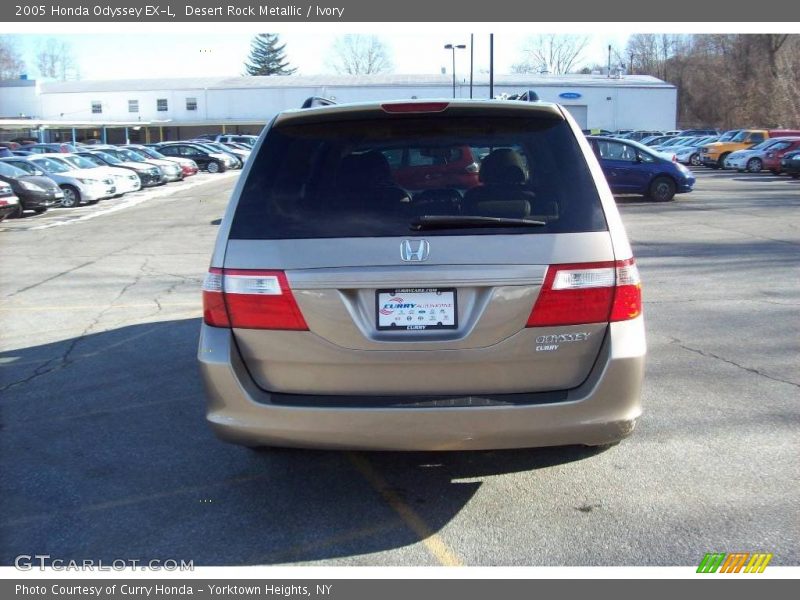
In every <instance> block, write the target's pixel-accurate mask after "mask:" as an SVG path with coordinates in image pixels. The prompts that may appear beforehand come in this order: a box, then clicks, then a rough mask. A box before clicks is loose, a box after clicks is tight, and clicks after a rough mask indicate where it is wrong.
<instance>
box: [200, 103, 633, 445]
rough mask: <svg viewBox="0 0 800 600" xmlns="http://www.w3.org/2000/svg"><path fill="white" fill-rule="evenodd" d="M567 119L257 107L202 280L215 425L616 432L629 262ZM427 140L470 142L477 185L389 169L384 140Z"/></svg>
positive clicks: (401, 107)
mask: <svg viewBox="0 0 800 600" xmlns="http://www.w3.org/2000/svg"><path fill="white" fill-rule="evenodd" d="M345 117H346V121H345ZM343 123H346V127H343V126H342V125H343ZM579 138H582V134H581V131H580V129H578V128H577V126H575V125H574V124H570V122H569V121H568V120H567V117H565V115H564V112H563V111H562V109H561V108H560V107H558V106H557V105H554V104H550V103H545V102H513V103H512V102H496V103H495V102H486V103H480V104H479V103H475V102H470V101H457V100H453V101H448V102H433V101H431V102H421V101H410V102H409V101H403V102H384V103H382V104H381V103H364V104H359V105H347V106H325V107H320V108H311V109H307V110H297V111H290V112H284V113H281V114H279V115H278V116H277V118H276V119H275V120H274V121H273V122H272V124H271V126H270V128H269V129H268V130H267V131H266V133H265V137H264V138H263V140H262V141H261V142H260V146H259V151H258V153H257V154H254V155H253V157H252V158H251V163H250V168H249V169H248V170H247V174H246V176H245V177H246V180H245V181H243V182H242V184H241V185H239V186H237V187H236V190H235V191H234V192H233V196H232V198H231V201H230V203H229V204H228V208H227V214H226V216H225V219H223V223H224V224H225V225H223V226H222V228H220V230H219V236H218V239H217V245H216V248H215V251H214V253H213V257H212V261H211V266H210V269H209V272H208V274H207V277H206V279H205V282H204V284H203V301H204V322H203V324H202V326H201V333H200V343H199V349H198V359H199V362H200V367H201V374H202V378H203V381H204V382H205V384H206V392H207V395H208V400H209V402H208V411H207V419H208V421H209V423H210V424H211V426H212V427H213V428H214V430H215V431H216V433H217V434H218V435H219V436H221V437H222V438H223V439H226V440H228V441H232V442H235V443H240V444H245V445H250V446H258V445H279V446H316V447H325V448H361V449H389V450H442V449H447V450H473V449H486V448H510V447H527V446H547V445H563V444H587V445H604V444H609V443H614V442H617V441H619V440H620V439H622V438H624V437H625V436H627V435H628V434H629V433H630V432H631V431H632V429H633V427H634V424H635V422H636V420H637V418H638V415H639V414H640V410H641V409H640V393H641V392H640V386H641V381H642V374H643V367H644V357H645V338H644V324H643V320H642V316H641V309H642V304H641V295H640V284H639V275H638V271H637V270H636V266H635V263H634V260H633V257H632V254H631V248H630V244H629V242H628V239H627V237H626V234H625V231H624V229H623V226H622V221H621V219H620V217H619V213H618V211H617V208H616V206H615V204H614V199H613V197H612V196H611V194H610V191H609V189H608V185H607V184H606V182H605V181H603V178H602V177H600V176H599V169H598V165H597V162H596V159H595V158H594V156H592V154H591V152H588V151H586V152H585V151H584V147H585V144H583V143H582V140H580V141H579ZM437 147H457V148H462V147H471V148H475V147H487V148H490V152H489V154H488V155H487V156H486V157H485V158H484V159H483V161H482V164H481V168H480V174H479V180H480V181H479V185H475V186H473V187H471V188H469V189H467V190H465V191H464V193H463V194H462V193H461V192H460V191H459V190H455V189H452V188H438V189H426V190H422V191H421V192H419V193H416V194H414V193H409V191H408V190H405V189H404V188H403V187H401V186H399V185H398V184H397V182H396V181H395V180H394V179H393V177H392V169H391V166H390V164H389V161H388V159H387V153H388V152H390V151H397V150H398V149H400V150H403V151H405V150H412V149H418V148H437ZM595 172H596V173H598V177H597V178H595V177H594V176H593V173H595Z"/></svg>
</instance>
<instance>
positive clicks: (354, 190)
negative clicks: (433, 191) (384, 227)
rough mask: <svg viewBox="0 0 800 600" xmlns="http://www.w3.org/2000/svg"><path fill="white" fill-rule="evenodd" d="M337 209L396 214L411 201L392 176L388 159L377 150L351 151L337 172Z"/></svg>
mask: <svg viewBox="0 0 800 600" xmlns="http://www.w3.org/2000/svg"><path fill="white" fill-rule="evenodd" d="M336 190H337V192H338V193H337V196H338V198H337V200H338V201H337V203H336V208H337V209H342V210H351V211H354V212H376V211H377V212H381V213H383V212H385V211H390V212H391V213H396V212H399V211H401V210H403V209H404V208H405V207H407V206H408V203H410V202H411V197H410V195H409V193H408V192H406V191H405V190H404V189H402V188H401V187H399V186H398V185H397V184H396V183H395V182H394V180H393V179H392V169H391V167H390V166H389V161H388V160H386V157H385V156H384V155H383V154H382V153H381V152H377V151H374V150H371V151H369V152H360V153H354V154H348V155H347V156H345V157H344V158H343V159H342V161H341V163H340V164H339V169H338V171H337V175H336Z"/></svg>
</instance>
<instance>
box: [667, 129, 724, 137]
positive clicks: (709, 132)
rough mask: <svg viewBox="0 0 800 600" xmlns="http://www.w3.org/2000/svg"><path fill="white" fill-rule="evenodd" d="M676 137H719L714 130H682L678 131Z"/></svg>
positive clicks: (717, 132)
mask: <svg viewBox="0 0 800 600" xmlns="http://www.w3.org/2000/svg"><path fill="white" fill-rule="evenodd" d="M677 135H705V136H710V135H719V131H717V130H716V129H684V130H683V131H679V132H678V133H677Z"/></svg>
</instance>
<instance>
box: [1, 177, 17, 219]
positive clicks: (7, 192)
mask: <svg viewBox="0 0 800 600" xmlns="http://www.w3.org/2000/svg"><path fill="white" fill-rule="evenodd" d="M19 213H20V203H19V198H17V197H16V196H15V195H14V192H13V190H12V189H11V186H10V185H9V184H7V183H4V182H1V181H0V221H2V220H3V219H5V218H7V217H11V216H14V215H17V214H19Z"/></svg>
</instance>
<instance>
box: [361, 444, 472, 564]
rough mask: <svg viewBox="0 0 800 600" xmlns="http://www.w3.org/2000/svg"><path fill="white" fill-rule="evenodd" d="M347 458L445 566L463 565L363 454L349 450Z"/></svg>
mask: <svg viewBox="0 0 800 600" xmlns="http://www.w3.org/2000/svg"><path fill="white" fill-rule="evenodd" d="M347 458H348V459H349V460H350V462H351V463H352V464H353V466H354V467H355V468H356V469H357V470H358V472H359V473H361V475H363V476H364V479H366V480H367V481H368V482H369V484H370V485H371V486H372V487H373V488H374V489H375V491H376V492H378V493H379V494H380V495H381V497H382V498H383V499H384V501H386V503H387V504H388V505H389V506H390V507H391V508H392V510H394V511H395V512H396V513H397V514H398V515H399V516H400V518H401V519H402V520H403V522H404V523H405V524H406V525H408V527H409V528H410V529H411V530H412V531H413V532H414V533H415V534H417V535H418V536H419V538H420V541H421V542H422V543H423V544H424V545H425V547H426V548H427V550H428V552H430V553H431V554H432V555H433V557H434V558H435V559H436V560H437V561H438V562H439V564H440V565H442V566H445V567H461V566H464V563H462V562H461V560H460V559H459V558H458V556H456V554H455V552H454V551H453V550H451V549H450V548H449V547H448V546H447V544H446V543H445V542H444V540H443V539H442V538H441V536H439V535H438V534H437V533H434V531H433V530H432V529H431V528H430V527H429V526H428V524H427V523H426V522H425V521H424V520H423V519H422V517H420V516H419V515H418V514H417V512H416V511H415V510H414V509H413V508H411V507H410V506H409V505H408V504H406V503H405V502H403V500H402V499H401V498H400V496H398V495H397V494H396V493H395V492H394V491H393V490H392V488H391V487H390V486H389V485H388V484H387V483H386V480H385V479H384V478H383V477H382V476H381V475H380V473H378V471H376V470H375V469H374V468H373V466H372V465H371V464H370V463H369V461H368V460H367V459H366V458H365V457H364V456H363V455H361V454H358V453H356V452H348V453H347Z"/></svg>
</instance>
